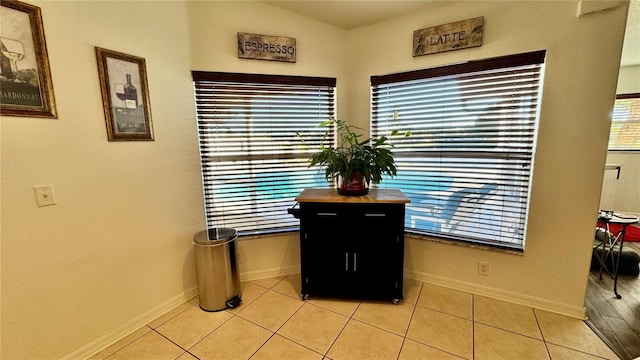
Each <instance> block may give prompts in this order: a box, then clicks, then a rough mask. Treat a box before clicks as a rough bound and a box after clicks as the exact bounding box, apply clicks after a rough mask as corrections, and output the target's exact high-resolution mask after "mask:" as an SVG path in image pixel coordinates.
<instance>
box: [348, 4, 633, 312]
mask: <svg viewBox="0 0 640 360" xmlns="http://www.w3.org/2000/svg"><path fill="white" fill-rule="evenodd" d="M576 6H577V3H576V2H573V1H545V2H540V1H533V2H526V1H518V2H507V1H487V2H464V3H462V2H459V3H452V4H450V5H448V6H439V7H436V8H434V9H431V10H430V11H428V12H424V13H418V14H414V15H411V16H405V17H402V18H398V19H394V20H391V21H387V22H384V23H380V24H376V25H373V26H369V27H364V28H360V29H357V30H354V31H351V32H350V33H349V38H348V43H349V45H348V47H349V50H350V56H351V58H350V59H349V65H350V69H349V72H348V73H349V83H350V84H351V86H350V87H349V92H350V94H349V101H350V107H349V113H348V118H349V120H351V121H358V122H359V123H360V125H363V126H366V125H367V123H366V122H367V119H368V115H369V105H368V96H369V86H368V81H369V76H370V75H379V74H386V73H390V72H398V71H406V70H413V69H420V68H427V67H433V66H439V65H446V64H451V63H458V62H462V61H466V60H472V59H483V58H488V57H493V56H500V55H506V54H514V53H520V52H528V51H534V50H539V49H546V50H547V59H546V70H545V77H544V90H543V98H542V107H541V114H540V125H539V134H538V146H537V149H536V155H535V164H534V172H533V185H532V188H531V206H530V214H529V221H528V227H527V233H526V251H525V253H524V254H522V255H514V254H509V253H504V252H498V251H492V250H483V249H478V248H471V247H463V246H459V245H449V244H444V243H436V242H430V241H424V240H416V239H411V238H409V239H407V242H406V260H405V270H406V271H405V274H406V275H409V276H412V277H416V278H419V279H423V280H427V281H432V282H436V283H440V284H444V285H447V286H452V287H457V288H461V289H465V290H469V291H474V292H478V293H484V294H487V295H489V296H494V297H499V298H504V299H509V300H511V301H516V302H520V303H525V304H530V305H533V306H537V307H542V308H547V309H550V310H553V311H559V312H563V313H566V314H571V315H574V316H581V315H582V314H583V313H584V312H583V311H584V296H585V290H586V285H587V276H588V271H589V262H590V254H591V242H592V239H593V226H594V221H595V216H596V214H597V208H598V201H599V193H600V189H601V182H602V177H601V176H600V175H596V176H594V174H602V169H603V168H604V163H605V156H606V142H607V137H608V135H607V134H608V128H609V113H610V111H611V108H612V105H613V99H614V95H615V89H616V79H617V74H618V67H619V65H618V64H619V63H620V53H621V48H622V37H623V31H624V26H625V21H626V11H627V8H626V4H622V5H621V6H620V7H618V8H616V9H613V10H611V11H603V12H599V13H594V14H590V15H587V16H583V17H580V18H577V17H576ZM477 16H484V21H485V32H484V38H483V45H482V46H481V47H479V48H473V49H465V50H460V51H454V52H447V53H442V54H437V55H427V56H421V57H416V58H413V57H412V56H411V53H412V52H411V45H412V43H411V34H412V31H413V30H416V29H421V28H425V27H429V26H434V25H438V24H443V23H447V22H453V21H457V20H463V19H469V18H473V17H477ZM399 171H402V169H400V170H399ZM479 260H482V261H487V262H489V264H490V269H491V274H490V275H489V276H479V275H478V274H477V262H478V261H479Z"/></svg>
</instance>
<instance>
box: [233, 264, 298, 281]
mask: <svg viewBox="0 0 640 360" xmlns="http://www.w3.org/2000/svg"><path fill="white" fill-rule="evenodd" d="M299 273H300V264H298V265H290V266H285V267H277V268H271V269H266V270H255V271H245V272H241V273H240V281H249V280H258V279H266V278H271V277H276V276H286V275H291V274H299Z"/></svg>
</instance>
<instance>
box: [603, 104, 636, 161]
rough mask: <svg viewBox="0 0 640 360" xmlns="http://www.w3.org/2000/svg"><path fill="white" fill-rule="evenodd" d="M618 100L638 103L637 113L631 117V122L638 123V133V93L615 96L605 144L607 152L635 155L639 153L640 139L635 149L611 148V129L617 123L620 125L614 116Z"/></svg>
mask: <svg viewBox="0 0 640 360" xmlns="http://www.w3.org/2000/svg"><path fill="white" fill-rule="evenodd" d="M618 100H636V101H637V102H638V104H637V107H638V113H637V114H634V115H633V116H631V117H632V118H633V121H638V122H639V123H638V125H637V126H638V130H637V131H638V132H639V133H640V93H624V94H617V95H616V99H615V101H614V105H613V110H612V113H611V125H610V130H609V141H608V142H607V151H611V152H617V153H623V152H626V153H637V152H640V139H639V140H638V144H637V148H611V139H612V137H613V128H614V126H616V124H617V123H620V122H621V121H616V118H615V115H616V106H617V105H618V104H617V102H618Z"/></svg>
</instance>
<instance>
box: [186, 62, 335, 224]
mask: <svg viewBox="0 0 640 360" xmlns="http://www.w3.org/2000/svg"><path fill="white" fill-rule="evenodd" d="M192 76H193V81H194V90H195V98H196V111H197V122H198V140H199V144H200V159H201V166H202V183H203V191H204V201H205V211H206V219H207V226H208V227H209V228H211V227H231V228H234V229H236V230H237V231H238V233H239V234H241V235H248V234H265V233H273V232H282V231H292V230H297V229H298V226H299V223H298V221H297V220H296V219H295V218H293V216H292V215H290V214H288V213H287V209H288V208H289V207H291V206H293V205H294V204H295V197H296V196H297V195H298V194H299V193H300V192H301V191H302V190H303V189H304V188H305V187H319V186H322V187H326V186H327V182H326V180H325V178H324V174H322V173H319V172H318V170H317V169H310V168H308V166H307V165H308V162H309V158H310V157H311V154H312V153H313V152H315V151H317V149H318V148H319V146H320V143H321V141H322V139H323V137H324V134H325V131H326V128H324V127H319V126H318V124H320V122H322V121H326V120H327V119H329V118H330V117H333V116H334V108H335V105H334V89H335V85H336V80H335V78H320V77H301V76H276V75H257V74H238V73H220V72H199V71H193V72H192ZM298 133H299V134H300V137H301V138H302V139H304V141H302V140H301V139H300V137H298V136H297V134H298ZM333 136H334V135H333V134H331V138H332V137H333Z"/></svg>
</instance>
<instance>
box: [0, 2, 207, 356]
mask: <svg viewBox="0 0 640 360" xmlns="http://www.w3.org/2000/svg"><path fill="white" fill-rule="evenodd" d="M29 2H30V3H33V4H35V5H37V6H40V7H41V9H42V17H43V22H44V30H45V34H46V40H47V46H48V52H49V57H50V63H51V73H52V78H53V86H54V91H55V97H56V100H57V109H58V114H59V119H57V120H47V119H35V118H23V117H3V118H2V123H1V128H2V142H1V145H2V169H1V176H2V178H1V179H2V215H3V217H2V301H1V302H2V354H1V355H0V357H1V358H2V359H59V358H61V357H63V356H65V355H67V354H70V353H73V352H74V351H77V350H79V349H82V348H83V347H85V346H87V344H93V345H95V344H99V343H100V341H103V342H106V341H113V340H114V339H113V336H111V337H110V335H113V334H120V335H124V333H126V332H128V331H131V330H132V327H134V326H140V325H142V324H144V323H145V322H146V321H148V318H149V317H152V316H155V315H157V314H158V313H159V312H161V311H165V310H167V308H168V307H170V306H174V305H175V304H177V303H178V302H180V301H184V298H185V296H189V295H193V294H194V293H195V292H194V285H195V280H194V279H195V268H194V266H193V257H192V255H191V252H192V245H191V238H192V236H193V234H195V233H196V232H197V231H199V230H201V229H202V228H204V225H203V224H204V215H203V205H202V194H201V190H200V175H199V173H200V169H199V158H198V144H197V138H196V129H195V114H194V105H193V90H192V84H191V78H190V73H189V71H190V69H191V67H190V63H189V31H188V30H189V29H188V28H187V16H186V8H185V5H184V3H181V2H138V1H136V2H117V1H114V2H100V1H90V2H72V1H60V2H57V1H42V2H36V1H29ZM95 46H99V47H104V48H107V49H112V50H117V51H121V52H124V53H128V54H132V55H136V56H140V57H143V58H145V59H146V65H147V72H148V81H149V93H150V97H151V115H152V120H153V125H154V128H155V138H156V140H155V141H154V142H120V143H117V142H108V141H107V133H106V127H105V120H104V113H103V107H102V100H101V96H100V86H99V83H98V71H97V63H96V57H95V50H94V47H95ZM40 184H52V185H53V187H54V192H55V196H56V200H57V205H55V206H50V207H43V208H38V207H36V205H35V200H34V196H33V190H32V186H34V185H40ZM96 341H98V342H97V343H96ZM101 345H102V346H104V345H106V344H105V343H101ZM94 350H97V349H94ZM81 352H82V351H81Z"/></svg>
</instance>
